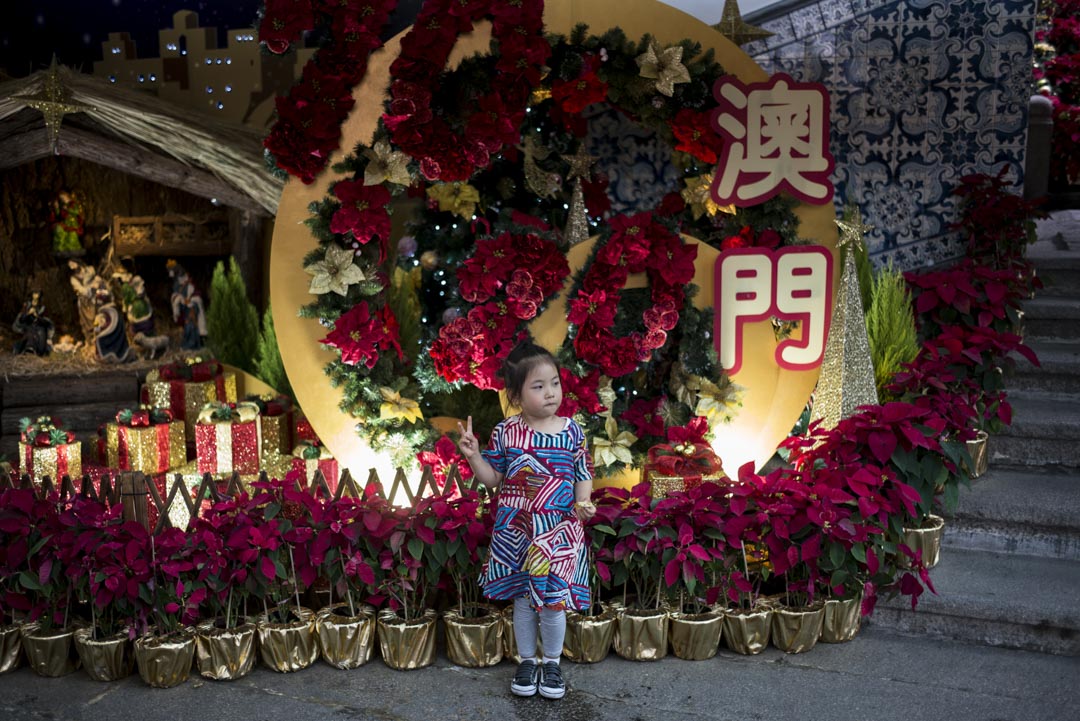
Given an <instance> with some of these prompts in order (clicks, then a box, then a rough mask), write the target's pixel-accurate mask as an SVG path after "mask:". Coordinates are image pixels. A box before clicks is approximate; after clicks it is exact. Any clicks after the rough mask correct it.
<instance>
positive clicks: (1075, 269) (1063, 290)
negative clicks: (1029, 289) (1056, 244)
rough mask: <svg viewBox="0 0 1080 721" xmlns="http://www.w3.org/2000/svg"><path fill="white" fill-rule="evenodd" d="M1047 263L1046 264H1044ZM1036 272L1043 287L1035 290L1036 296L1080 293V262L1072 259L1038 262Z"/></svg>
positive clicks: (1074, 295) (1073, 295)
mask: <svg viewBox="0 0 1080 721" xmlns="http://www.w3.org/2000/svg"><path fill="white" fill-rule="evenodd" d="M1043 263H1045V265H1044V264H1043ZM1036 272H1037V275H1038V278H1039V280H1041V281H1042V284H1043V287H1042V288H1040V289H1038V290H1037V291H1035V294H1036V297H1040V298H1041V297H1045V296H1072V297H1074V298H1075V297H1076V295H1077V294H1078V293H1080V262H1077V261H1075V260H1072V259H1068V260H1063V261H1058V264H1057V265H1055V264H1054V263H1052V262H1050V261H1041V262H1039V263H1037V264H1036Z"/></svg>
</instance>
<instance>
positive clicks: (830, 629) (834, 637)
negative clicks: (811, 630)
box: [820, 594, 862, 643]
mask: <svg viewBox="0 0 1080 721" xmlns="http://www.w3.org/2000/svg"><path fill="white" fill-rule="evenodd" d="M861 625H862V594H859V595H857V596H855V597H854V598H845V599H838V598H830V599H829V600H827V601H825V620H824V621H823V622H822V624H821V639H820V640H821V642H822V643H844V642H846V641H850V640H851V639H853V638H855V634H857V633H858V632H859V627H860V626H861Z"/></svg>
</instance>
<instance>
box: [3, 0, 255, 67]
mask: <svg viewBox="0 0 1080 721" xmlns="http://www.w3.org/2000/svg"><path fill="white" fill-rule="evenodd" d="M261 6H262V0H3V9H2V10H0V71H3V72H6V73H7V74H8V75H11V76H13V77H21V76H24V75H27V74H29V73H31V72H34V71H35V70H40V69H42V68H44V67H47V66H48V65H49V62H50V60H51V59H52V56H53V53H56V56H57V58H59V60H60V62H61V63H63V64H64V65H68V66H71V67H73V68H81V69H82V70H83V72H91V71H92V69H93V63H94V61H95V60H101V43H102V42H103V41H104V40H105V38H106V37H107V36H108V34H109V33H110V32H117V31H126V32H129V33H130V34H131V36H132V37H133V38H134V39H135V42H136V44H137V49H138V52H139V56H140V57H153V56H156V55H157V31H158V30H160V29H162V28H166V27H172V16H173V13H175V12H177V11H178V10H194V11H195V12H197V13H198V14H199V23H200V24H201V25H202V26H204V27H206V26H216V27H217V28H218V31H219V32H222V31H224V30H227V29H230V28H239V27H251V26H253V25H254V22H255V15H256V13H257V12H258V10H259V8H260V7H261Z"/></svg>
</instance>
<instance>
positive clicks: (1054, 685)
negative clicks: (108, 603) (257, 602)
mask: <svg viewBox="0 0 1080 721" xmlns="http://www.w3.org/2000/svg"><path fill="white" fill-rule="evenodd" d="M564 663H565V664H566V673H567V677H568V680H569V682H570V686H571V690H570V692H569V693H568V694H567V696H566V698H565V699H563V700H562V701H547V700H545V699H542V698H540V697H535V698H530V699H518V698H515V697H513V696H512V695H511V694H510V692H509V688H508V686H509V681H510V676H511V675H512V673H513V666H512V665H511V664H509V663H505V662H504V663H503V664H501V665H500V666H498V667H495V668H489V669H464V668H461V667H458V666H454V665H451V664H450V663H449V662H448V661H447V660H446V659H445V656H443V655H441V654H440V656H439V659H438V661H437V662H436V663H435V665H434V666H432V667H429V668H426V669H422V670H418V671H409V672H398V671H392V670H390V669H388V668H386V667H385V666H384V665H383V664H382V662H381V661H379V660H378V659H377V658H376V659H375V660H374V661H373V662H372V663H370V664H368V665H367V666H364V667H362V668H359V669H356V670H353V671H338V670H335V669H332V668H330V667H329V666H326V665H323V664H322V663H321V662H320V663H318V664H316V665H315V666H313V667H312V668H309V669H307V670H305V671H302V672H299V673H295V674H277V673H274V672H272V671H269V670H267V669H265V668H261V667H260V668H256V670H255V671H253V672H252V673H251V674H250V675H249V676H247V677H246V678H244V679H241V680H240V681H235V682H227V683H223V682H214V681H203V680H201V679H199V678H197V677H193V678H191V679H190V680H189V681H188V682H187V683H186V684H185V685H183V686H179V687H177V688H174V689H168V690H158V689H151V688H149V687H147V686H145V685H143V683H142V681H141V680H140V679H139V678H138V676H137V675H136V676H132V677H130V678H128V679H126V680H124V681H122V682H118V683H97V682H94V681H91V680H90V679H89V677H88V676H86V674H85V673H84V672H82V671H77V672H75V673H74V674H71V675H69V676H66V677H64V678H60V679H44V678H39V677H37V676H35V675H34V674H33V673H32V672H31V671H29V670H28V669H26V668H21V669H19V670H17V671H15V672H12V673H10V674H7V675H5V676H2V677H0V719H4V720H5V721H16V720H22V719H70V720H76V719H78V720H82V719H85V720H87V721H97V720H99V719H100V720H101V721H125V720H127V719H138V720H140V721H143V720H153V719H168V720H169V721H188V720H191V721H209V720H216V719H252V720H254V721H263V720H266V721H276V720H279V719H280V720H282V721H285V720H287V721H306V720H307V719H341V718H348V719H364V720H366V719H371V720H373V721H459V720H460V721H489V720H490V721H496V720H497V721H534V720H535V721H540V720H541V719H542V720H544V721H570V720H574V721H579V720H580V721H591V720H593V719H596V720H597V721H608V720H610V721H616V720H618V721H639V720H640V721H646V720H648V721H652V719H662V720H663V721H702V720H704V719H709V720H710V721H713V720H715V721H728V720H730V721H752V720H754V719H767V720H768V721H782V720H784V719H798V720H799V721H812V720H817V719H828V720H829V721H891V720H893V719H895V720H896V721H921V720H923V719H927V720H931V719H948V721H1013V720H1015V721H1029V720H1030V719H1050V720H1054V721H1069V720H1075V719H1080V699H1078V698H1077V695H1076V683H1077V681H1078V680H1080V658H1070V657H1062V656H1051V655H1044V654H1035V653H1028V652H1024V651H1011V650H1005V649H999V648H988V647H983V646H971V645H965V644H960V643H950V642H942V641H934V640H929V639H925V638H913V637H906V636H899V635H894V634H892V633H888V632H885V631H883V630H880V629H874V628H873V627H868V628H864V629H863V630H862V632H861V633H860V634H859V636H858V637H856V638H855V640H854V641H852V642H850V643H847V644H841V645H835V646H833V645H824V644H819V645H818V646H817V647H816V648H814V649H813V650H811V651H810V652H808V653H805V654H801V655H795V656H785V655H784V654H782V653H780V652H779V651H776V650H775V649H768V650H767V651H765V652H764V653H763V654H761V655H759V656H754V657H744V656H739V655H736V654H733V653H731V652H729V651H726V650H721V652H720V654H719V655H718V656H717V657H716V658H715V659H712V660H710V661H698V662H688V661H681V660H679V659H675V658H672V657H669V658H666V659H664V660H662V661H658V662H652V663H632V662H628V661H624V660H622V659H620V658H617V657H615V656H614V655H612V656H611V657H609V658H608V659H607V660H605V661H603V662H602V663H599V664H596V665H591V666H582V665H575V664H571V663H569V662H565V661H564Z"/></svg>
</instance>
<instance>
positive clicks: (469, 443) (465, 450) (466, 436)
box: [457, 416, 480, 459]
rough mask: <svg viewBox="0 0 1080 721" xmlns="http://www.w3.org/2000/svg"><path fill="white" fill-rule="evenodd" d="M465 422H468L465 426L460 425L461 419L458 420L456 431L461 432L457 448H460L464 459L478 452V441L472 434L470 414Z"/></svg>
mask: <svg viewBox="0 0 1080 721" xmlns="http://www.w3.org/2000/svg"><path fill="white" fill-rule="evenodd" d="M466 423H467V424H468V425H467V426H463V425H461V421H458V424H457V427H458V433H460V434H461V438H460V439H459V440H458V448H460V449H461V453H462V455H464V456H465V458H466V459H470V458H473V457H475V456H476V454H477V453H479V452H480V443H479V441H477V440H476V436H475V435H474V434H473V430H472V416H469V418H468V420H467V421H466Z"/></svg>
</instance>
